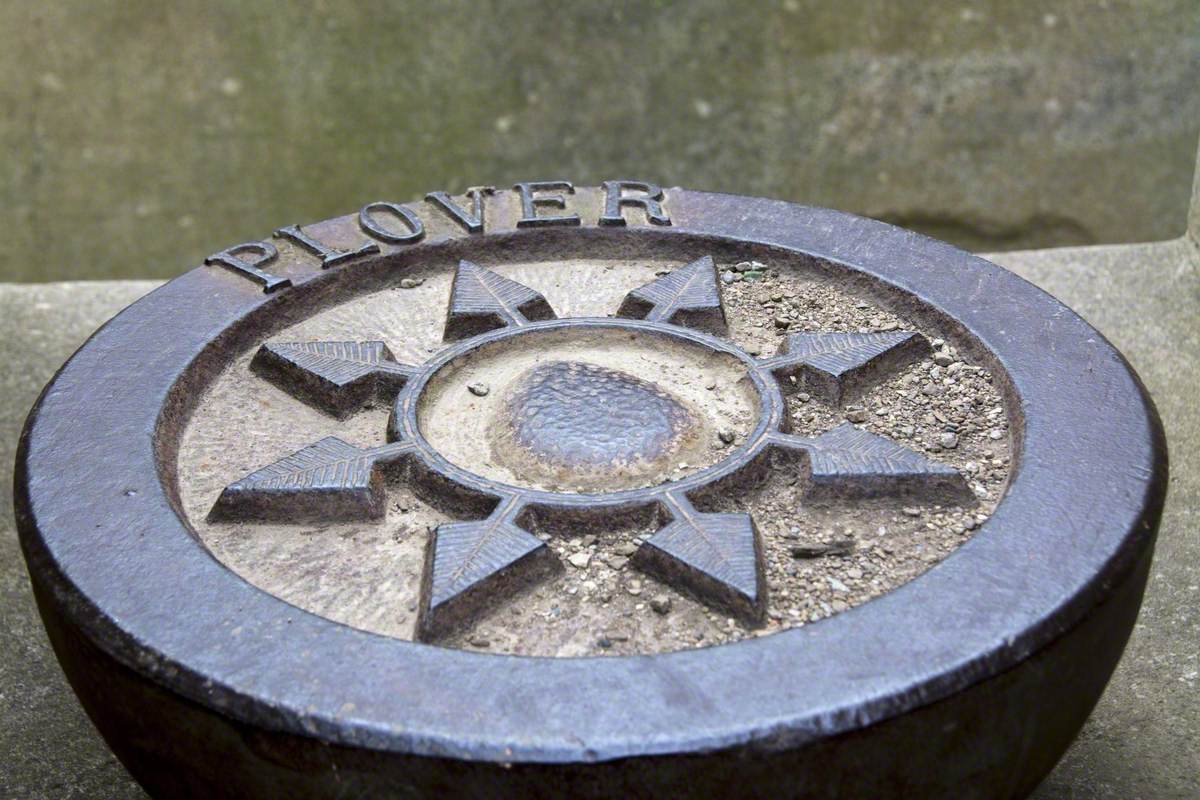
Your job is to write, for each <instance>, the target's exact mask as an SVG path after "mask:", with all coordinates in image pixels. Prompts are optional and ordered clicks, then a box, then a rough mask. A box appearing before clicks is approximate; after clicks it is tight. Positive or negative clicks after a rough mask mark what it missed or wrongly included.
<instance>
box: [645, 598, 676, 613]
mask: <svg viewBox="0 0 1200 800" xmlns="http://www.w3.org/2000/svg"><path fill="white" fill-rule="evenodd" d="M650 608H652V609H654V613H655V614H667V613H669V612H670V611H671V597H670V595H665V594H656V595H654V597H651V598H650Z"/></svg>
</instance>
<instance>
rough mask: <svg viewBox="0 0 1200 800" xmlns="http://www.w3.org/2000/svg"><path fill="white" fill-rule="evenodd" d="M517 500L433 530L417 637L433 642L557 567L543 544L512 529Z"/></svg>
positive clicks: (426, 557)
mask: <svg viewBox="0 0 1200 800" xmlns="http://www.w3.org/2000/svg"><path fill="white" fill-rule="evenodd" d="M520 507H521V502H520V500H519V499H518V498H517V497H515V496H514V497H508V498H504V499H502V500H501V501H500V504H499V505H498V506H497V507H496V509H495V510H494V511H493V512H492V514H491V515H490V516H489V517H488V518H487V519H482V520H475V521H472V522H453V523H448V524H444V525H439V526H438V528H437V530H436V531H434V533H433V534H432V536H431V537H430V539H429V544H428V546H427V548H426V551H425V572H424V577H423V580H422V584H421V610H420V615H419V618H418V621H417V630H418V635H419V636H420V638H422V639H424V640H427V641H428V640H433V639H438V638H440V637H443V636H445V635H446V634H447V633H450V632H452V631H454V630H456V629H458V628H461V627H463V626H465V625H467V624H469V623H470V622H472V621H473V620H474V619H475V618H476V617H477V616H478V615H479V614H480V613H481V612H482V611H483V610H485V608H486V607H489V606H490V607H494V606H495V604H496V603H497V602H498V601H499V600H501V599H503V598H505V597H508V596H511V595H512V594H514V593H515V592H517V591H519V590H520V589H522V588H524V587H526V586H529V585H530V584H532V583H535V582H537V581H538V580H540V579H542V578H544V577H545V576H547V575H549V574H551V573H553V572H556V571H557V570H559V569H561V568H562V565H561V563H560V562H559V561H558V559H557V558H556V557H555V555H554V553H553V551H552V550H551V549H550V548H549V547H548V546H547V545H546V543H545V542H543V541H541V540H540V539H538V538H537V537H536V536H534V535H532V534H531V533H529V532H528V531H525V530H522V529H521V528H519V527H517V525H516V523H515V522H514V520H515V519H516V516H517V514H518V512H519V511H520Z"/></svg>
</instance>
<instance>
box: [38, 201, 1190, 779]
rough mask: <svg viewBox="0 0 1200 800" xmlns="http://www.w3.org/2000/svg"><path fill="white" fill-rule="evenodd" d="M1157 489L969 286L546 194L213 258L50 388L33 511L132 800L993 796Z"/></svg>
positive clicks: (1078, 366)
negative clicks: (135, 794) (147, 799)
mask: <svg viewBox="0 0 1200 800" xmlns="http://www.w3.org/2000/svg"><path fill="white" fill-rule="evenodd" d="M1165 486H1166V451H1165V445H1164V442H1163V438H1162V431H1161V426H1160V424H1159V421H1158V418H1157V415H1156V413H1155V411H1154V408H1153V406H1152V404H1151V402H1150V401H1149V399H1148V398H1147V396H1146V394H1145V391H1144V389H1143V388H1142V386H1141V384H1140V382H1139V381H1138V379H1137V377H1136V375H1134V374H1133V372H1132V371H1131V370H1130V368H1129V366H1128V365H1127V364H1126V363H1125V361H1124V360H1123V359H1122V357H1121V356H1120V354H1119V353H1117V352H1116V351H1115V350H1114V349H1113V348H1112V347H1111V345H1109V344H1108V343H1107V342H1106V341H1105V340H1104V338H1103V337H1102V336H1100V334H1098V333H1097V332H1096V331H1095V330H1093V329H1092V328H1091V327H1089V326H1088V325H1087V324H1086V323H1085V322H1084V321H1083V320H1081V319H1080V318H1079V317H1077V316H1076V315H1074V314H1073V313H1072V312H1071V311H1070V310H1068V309H1066V308H1064V307H1063V306H1062V305H1060V304H1059V303H1057V302H1056V301H1055V300H1054V299H1053V298H1051V297H1049V296H1048V295H1046V294H1044V293H1043V292H1041V291H1039V290H1038V289H1036V288H1035V287H1033V286H1031V285H1030V284H1028V283H1025V282H1024V281H1022V280H1021V279H1019V278H1017V277H1015V276H1014V275H1012V274H1010V273H1008V272H1006V271H1004V270H1002V269H1000V268H998V267H996V266H994V265H992V264H990V263H988V262H986V261H983V260H981V259H979V258H976V257H974V256H971V255H969V254H967V253H964V252H962V251H959V250H956V249H955V248H953V247H950V246H949V245H946V244H943V243H940V242H937V241H934V240H931V239H928V238H925V237H922V236H918V235H916V234H913V233H910V232H908V231H904V230H901V229H898V228H894V227H891V226H889V225H885V224H883V223H879V222H875V221H872V220H867V219H862V218H859V217H854V216H852V215H848V214H843V213H839V212H835V211H829V210H824V209H815V208H808V207H803V206H797V205H792V204H788V203H783V202H778V201H771V200H764V199H754V198H743V197H730V196H724V195H715V194H708V193H703V192H692V191H687V190H683V189H666V190H664V189H661V188H659V187H657V186H654V185H652V184H648V183H643V182H637V181H610V182H606V183H605V184H603V185H602V186H601V187H597V188H586V189H585V188H579V189H576V188H575V187H573V186H572V185H571V184H569V183H567V182H565V181H549V182H545V181H544V182H537V183H523V184H518V185H517V186H515V187H513V188H512V189H511V190H503V191H500V190H495V189H491V188H480V189H472V190H470V191H469V192H468V193H467V194H466V195H464V196H455V197H451V196H449V195H446V194H444V193H441V192H434V193H431V194H430V195H429V196H427V197H426V198H425V200H424V201H423V202H420V203H413V204H408V205H401V204H397V203H392V202H382V201H381V202H374V203H369V204H367V205H366V206H364V207H363V209H362V210H361V211H360V212H359V213H357V214H355V215H351V216H347V217H342V218H338V219H333V220H329V221H326V222H322V223H317V224H312V225H305V226H303V227H300V226H288V227H286V228H282V229H280V230H279V231H277V232H275V234H274V235H273V236H272V237H268V238H267V239H264V240H261V241H255V242H249V243H244V244H241V245H237V246H235V247H231V248H227V249H226V250H223V251H221V252H219V253H216V254H214V255H213V256H212V257H210V258H209V259H208V260H207V261H206V264H205V265H204V266H201V267H198V268H196V269H194V270H192V271H191V272H188V273H187V274H185V275H183V276H182V277H180V278H177V279H176V280H174V281H171V282H170V283H168V284H167V285H165V286H163V287H162V288H160V289H158V290H157V291H155V292H153V293H152V294H150V295H149V296H147V297H145V298H143V299H142V300H140V301H139V302H137V303H136V304H134V305H133V306H131V307H130V308H128V309H126V310H125V311H124V312H122V313H121V314H120V315H119V316H118V317H116V318H115V319H114V320H112V321H111V322H110V323H108V324H107V325H106V326H105V327H104V328H103V329H101V330H100V331H99V332H98V333H97V334H96V335H95V336H93V337H92V339H91V340H90V341H89V342H88V343H87V344H86V345H84V347H82V348H81V349H80V350H79V352H77V353H76V354H75V356H73V357H72V359H71V360H70V361H69V362H68V363H67V364H66V365H65V366H64V367H63V369H62V370H61V371H60V372H59V374H58V375H57V376H56V377H55V379H54V381H53V382H52V383H51V384H50V385H49V386H48V387H47V389H46V391H45V393H44V394H43V396H42V398H41V399H40V400H39V402H38V404H37V406H36V407H35V409H34V411H33V412H32V413H31V415H30V417H29V421H28V423H27V425H26V428H25V431H24V434H23V437H22V441H21V447H20V452H19V456H18V468H17V480H16V499H17V503H16V506H17V518H18V524H19V528H20V532H21V536H22V544H23V547H24V550H25V554H26V558H27V560H28V562H29V568H30V574H31V576H32V579H33V585H34V590H35V593H36V595H37V598H38V602H39V607H40V609H41V612H42V615H43V618H44V620H45V622H46V626H47V629H48V631H49V633H50V637H51V640H52V642H53V644H54V647H55V650H56V652H57V654H58V657H59V659H60V661H61V662H62V664H63V667H64V669H65V671H66V672H67V675H68V677H69V678H70V680H71V683H72V685H73V687H74V688H75V690H76V692H77V694H78V695H79V697H80V699H81V701H82V702H83V704H84V706H85V707H86V708H87V710H88V712H89V714H90V715H91V717H92V719H93V720H94V721H95V722H96V724H97V726H98V727H99V728H100V730H101V731H102V733H103V734H104V735H105V737H106V738H107V740H108V742H109V743H110V745H111V746H112V747H113V749H114V751H115V752H116V753H117V755H118V756H119V757H120V758H121V759H122V761H123V762H124V763H125V764H126V766H128V768H129V769H130V771H131V772H132V773H133V774H134V776H135V777H136V778H137V779H138V780H139V781H141V782H142V784H143V785H144V786H146V788H147V789H148V790H150V791H151V792H152V793H153V794H157V795H162V796H177V795H195V796H206V797H213V796H245V797H255V796H265V795H286V796H297V797H299V796H313V797H325V796H329V797H332V796H346V795H354V796H357V795H359V794H389V793H393V794H405V795H409V794H411V795H416V796H436V795H446V794H451V795H456V796H457V795H464V796H465V795H485V796H499V795H505V796H507V795H512V796H522V797H538V796H642V795H652V794H654V795H662V794H665V795H667V796H677V795H679V794H681V793H692V794H702V795H706V796H707V795H713V796H716V795H718V794H719V793H720V794H724V795H727V796H750V795H755V796H771V797H781V796H804V797H847V796H863V797H866V796H870V797H892V796H895V797H901V796H904V797H955V798H958V797H967V796H971V797H1019V796H1023V795H1024V794H1026V793H1028V792H1029V791H1030V790H1031V789H1032V788H1033V787H1034V786H1035V785H1036V783H1037V781H1038V780H1040V778H1041V777H1042V776H1043V775H1044V774H1045V773H1046V772H1047V771H1048V770H1049V769H1050V768H1051V767H1052V766H1053V764H1054V763H1055V761H1056V760H1057V758H1058V757H1059V755H1061V753H1062V751H1063V750H1064V749H1065V748H1066V746H1067V744H1068V743H1069V742H1070V740H1071V739H1072V737H1073V736H1074V735H1075V733H1076V732H1077V730H1078V728H1079V726H1080V725H1081V724H1082V722H1083V720H1084V718H1085V717H1086V716H1087V714H1088V712H1089V711H1090V709H1091V707H1092V705H1093V704H1094V702H1095V701H1096V699H1097V698H1098V696H1099V694H1100V692H1101V691H1102V689H1103V687H1104V685H1105V683H1106V682H1107V680H1108V677H1109V675H1110V674H1111V671H1112V669H1113V667H1114V666H1115V664H1116V661H1117V659H1118V657H1119V655H1120V652H1121V650H1122V648H1123V647H1124V643H1125V640H1126V637H1127V636H1128V634H1129V631H1130V629H1131V627H1132V625H1133V622H1134V619H1135V617H1136V614H1137V609H1138V606H1139V603H1140V600H1141V593H1142V589H1143V587H1144V584H1145V580H1146V575H1147V570H1148V567H1149V563H1150V557H1151V552H1152V547H1153V541H1154V534H1155V529H1156V527H1157V523H1158V518H1159V513H1160V511H1161V506H1162V501H1163V494H1164V491H1165Z"/></svg>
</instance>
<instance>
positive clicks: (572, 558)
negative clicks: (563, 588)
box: [567, 550, 592, 569]
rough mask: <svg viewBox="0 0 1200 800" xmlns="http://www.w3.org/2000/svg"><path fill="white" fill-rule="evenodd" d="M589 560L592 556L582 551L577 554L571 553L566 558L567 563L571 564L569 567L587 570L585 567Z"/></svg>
mask: <svg viewBox="0 0 1200 800" xmlns="http://www.w3.org/2000/svg"><path fill="white" fill-rule="evenodd" d="M591 560H592V554H591V553H588V552H585V551H582V550H581V551H580V552H578V553H572V554H571V555H569V556H567V561H569V562H570V563H571V566H572V567H578V568H579V569H587V565H588V564H589V563H590V562H591Z"/></svg>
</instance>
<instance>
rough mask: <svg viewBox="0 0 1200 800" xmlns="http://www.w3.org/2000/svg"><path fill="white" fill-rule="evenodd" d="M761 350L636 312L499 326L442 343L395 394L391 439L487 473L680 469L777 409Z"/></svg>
mask: <svg viewBox="0 0 1200 800" xmlns="http://www.w3.org/2000/svg"><path fill="white" fill-rule="evenodd" d="M770 388H772V387H770V384H769V383H767V382H765V381H764V380H763V379H762V378H761V376H759V375H758V374H757V369H756V366H755V363H754V360H753V359H752V358H751V357H750V356H749V355H748V354H746V353H745V352H743V351H742V350H740V349H739V348H737V347H736V346H735V345H732V344H730V343H728V342H725V341H722V340H719V339H716V338H715V337H712V336H708V335H706V334H703V333H699V332H695V331H691V330H685V329H682V328H679V327H676V326H667V325H661V324H656V323H650V322H643V321H638V320H613V319H567V320H552V321H547V322H538V323H534V324H532V325H527V326H522V327H513V328H504V329H501V330H498V331H494V332H492V333H490V334H485V335H483V336H479V337H475V338H473V339H470V340H468V341H466V342H463V343H462V344H461V345H459V346H458V347H455V348H452V349H451V350H450V351H449V352H447V353H444V354H443V355H442V357H441V358H439V359H437V360H436V361H434V362H432V363H430V364H429V365H428V366H427V367H426V369H425V370H423V371H422V374H421V375H419V376H418V377H417V378H416V379H415V381H414V385H413V386H412V387H411V391H409V392H405V393H404V394H402V395H401V396H400V397H398V398H397V407H396V409H395V413H394V414H393V423H392V438H393V439H404V440H409V441H412V442H414V443H415V444H417V446H418V447H420V448H421V449H422V450H425V451H426V452H427V454H430V455H436V456H440V457H441V458H444V459H445V460H446V461H447V462H449V463H450V464H452V465H454V466H456V467H458V468H459V469H461V470H463V471H465V472H468V473H471V474H473V475H475V476H478V477H480V478H482V479H484V480H488V481H496V482H499V483H502V484H505V485H508V486H515V487H520V488H525V489H533V490H540V491H546V492H554V493H577V494H603V493H611V492H619V491H624V490H632V489H638V488H643V487H648V486H653V485H657V484H660V483H663V482H664V478H665V479H666V480H668V481H671V480H678V479H681V478H684V477H687V476H689V475H693V474H695V473H697V472H699V471H701V470H704V469H705V468H707V467H711V466H713V465H715V464H718V463H720V462H721V461H723V460H725V459H726V458H727V457H729V456H730V455H731V454H732V453H736V452H738V451H740V450H741V449H742V447H741V445H742V444H743V443H745V442H746V441H747V440H748V439H751V438H753V437H754V435H755V433H756V432H757V429H758V428H760V427H762V425H761V424H760V423H763V422H764V421H765V420H764V417H765V416H769V410H770V406H771V399H770V398H769V397H768V395H770V394H771V391H770Z"/></svg>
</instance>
